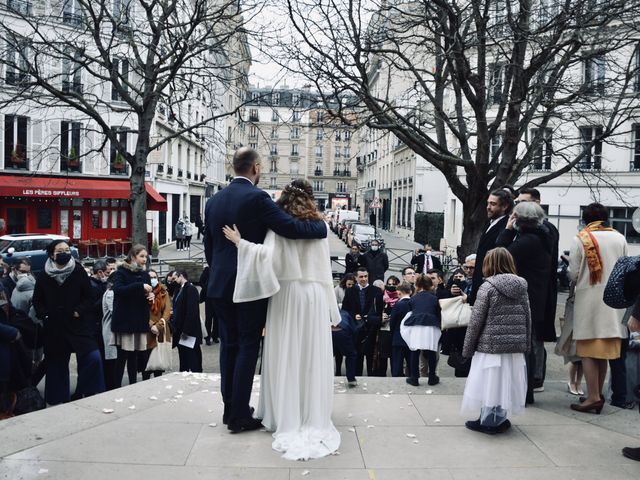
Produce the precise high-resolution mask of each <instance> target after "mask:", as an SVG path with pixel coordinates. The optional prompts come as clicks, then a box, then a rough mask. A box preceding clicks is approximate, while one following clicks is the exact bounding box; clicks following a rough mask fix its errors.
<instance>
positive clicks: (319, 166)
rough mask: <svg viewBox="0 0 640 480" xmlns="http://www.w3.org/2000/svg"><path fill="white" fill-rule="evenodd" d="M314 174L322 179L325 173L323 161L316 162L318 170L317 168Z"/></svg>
mask: <svg viewBox="0 0 640 480" xmlns="http://www.w3.org/2000/svg"><path fill="white" fill-rule="evenodd" d="M313 174H314V175H315V176H316V177H321V176H322V175H323V174H324V172H323V170H322V161H318V160H316V168H315V170H314V171H313Z"/></svg>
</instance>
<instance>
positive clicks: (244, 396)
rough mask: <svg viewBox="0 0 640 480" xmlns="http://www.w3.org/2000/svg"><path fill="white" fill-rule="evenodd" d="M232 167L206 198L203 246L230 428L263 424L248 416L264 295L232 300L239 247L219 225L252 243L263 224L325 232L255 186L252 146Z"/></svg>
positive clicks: (311, 234) (305, 235)
mask: <svg viewBox="0 0 640 480" xmlns="http://www.w3.org/2000/svg"><path fill="white" fill-rule="evenodd" d="M233 170H234V172H235V174H236V177H235V178H234V179H233V181H232V182H231V183H230V184H229V186H228V187H226V188H225V189H223V190H222V191H220V192H219V193H217V194H216V195H215V196H213V197H212V198H211V199H209V200H208V202H207V205H206V208H205V219H204V223H205V228H206V232H205V236H204V247H205V255H206V258H207V263H208V264H209V265H210V266H211V275H210V277H209V282H208V285H207V296H208V297H209V298H212V299H213V300H214V308H215V314H216V317H217V318H218V322H219V329H220V374H221V377H222V378H221V381H222V385H221V393H222V398H223V401H224V414H223V417H222V420H223V423H226V424H227V427H228V429H229V430H230V431H231V433H238V432H242V431H248V430H256V429H258V428H261V426H262V424H261V423H260V421H259V420H258V419H255V418H253V416H252V412H253V410H252V409H251V407H250V406H249V399H250V397H251V387H252V386H253V376H254V374H255V369H256V363H257V360H258V350H259V346H260V340H261V337H262V329H263V328H264V325H265V321H266V315H267V304H268V300H267V299H264V300H257V301H254V302H243V303H233V292H234V288H235V281H236V274H237V267H238V262H237V255H238V252H237V249H236V246H235V245H234V244H233V243H232V242H230V241H228V240H227V239H226V238H225V237H224V234H223V233H222V227H223V226H224V225H229V226H231V225H236V226H237V227H238V229H239V230H240V232H242V238H243V239H245V240H247V241H249V242H253V243H262V242H263V241H264V237H265V235H266V234H267V230H268V229H271V230H273V231H274V232H275V233H277V234H278V235H282V236H283V237H286V238H300V239H317V238H325V237H326V236H327V227H326V224H325V223H324V222H322V221H313V222H312V221H301V220H296V219H294V218H293V217H291V216H290V215H289V214H287V213H285V212H284V211H282V210H281V209H280V208H279V207H278V206H277V205H276V204H275V203H274V202H273V200H271V197H270V196H269V195H268V194H267V193H266V192H265V191H264V190H260V189H259V188H257V187H256V185H257V184H258V182H259V180H260V158H259V156H258V153H257V152H256V151H255V150H253V149H250V148H246V147H245V148H241V149H239V150H237V151H236V152H235V154H234V156H233Z"/></svg>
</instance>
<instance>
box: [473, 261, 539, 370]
mask: <svg viewBox="0 0 640 480" xmlns="http://www.w3.org/2000/svg"><path fill="white" fill-rule="evenodd" d="M530 348H531V311H530V309H529V297H528V295H527V282H526V280H525V279H524V278H521V277H518V276H517V275H512V274H510V273H507V274H499V275H494V276H492V277H489V278H486V279H485V281H484V282H483V284H482V285H481V286H480V288H479V289H478V296H477V297H476V303H475V304H474V305H473V309H472V310H471V320H470V321H469V326H468V327H467V334H466V336H465V338H464V347H463V350H462V355H463V356H465V357H467V358H470V357H471V356H473V353H474V352H482V353H525V352H528V351H529V350H530Z"/></svg>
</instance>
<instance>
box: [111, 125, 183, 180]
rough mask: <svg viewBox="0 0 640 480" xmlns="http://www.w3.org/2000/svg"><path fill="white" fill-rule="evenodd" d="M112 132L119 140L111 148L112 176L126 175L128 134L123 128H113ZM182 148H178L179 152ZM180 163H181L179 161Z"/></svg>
mask: <svg viewBox="0 0 640 480" xmlns="http://www.w3.org/2000/svg"><path fill="white" fill-rule="evenodd" d="M111 131H112V132H113V134H114V135H115V136H116V138H117V140H118V141H117V144H116V143H115V142H113V141H111V142H110V144H111V147H110V150H111V168H110V173H111V175H126V174H127V161H126V160H125V157H124V155H123V154H122V152H126V151H127V132H126V131H122V128H121V127H111ZM179 150H180V147H179V146H178V152H179ZM178 155H180V153H178ZM178 161H180V160H179V159H178Z"/></svg>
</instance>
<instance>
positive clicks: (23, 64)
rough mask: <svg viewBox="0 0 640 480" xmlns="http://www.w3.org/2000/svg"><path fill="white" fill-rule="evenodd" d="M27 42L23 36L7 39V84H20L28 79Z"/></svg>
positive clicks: (23, 83)
mask: <svg viewBox="0 0 640 480" xmlns="http://www.w3.org/2000/svg"><path fill="white" fill-rule="evenodd" d="M28 59H29V42H28V40H26V39H24V38H22V39H21V38H14V39H13V40H12V41H9V40H7V50H6V53H5V62H6V77H5V79H6V82H7V85H15V86H21V85H25V84H26V83H28V81H29V62H28Z"/></svg>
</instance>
